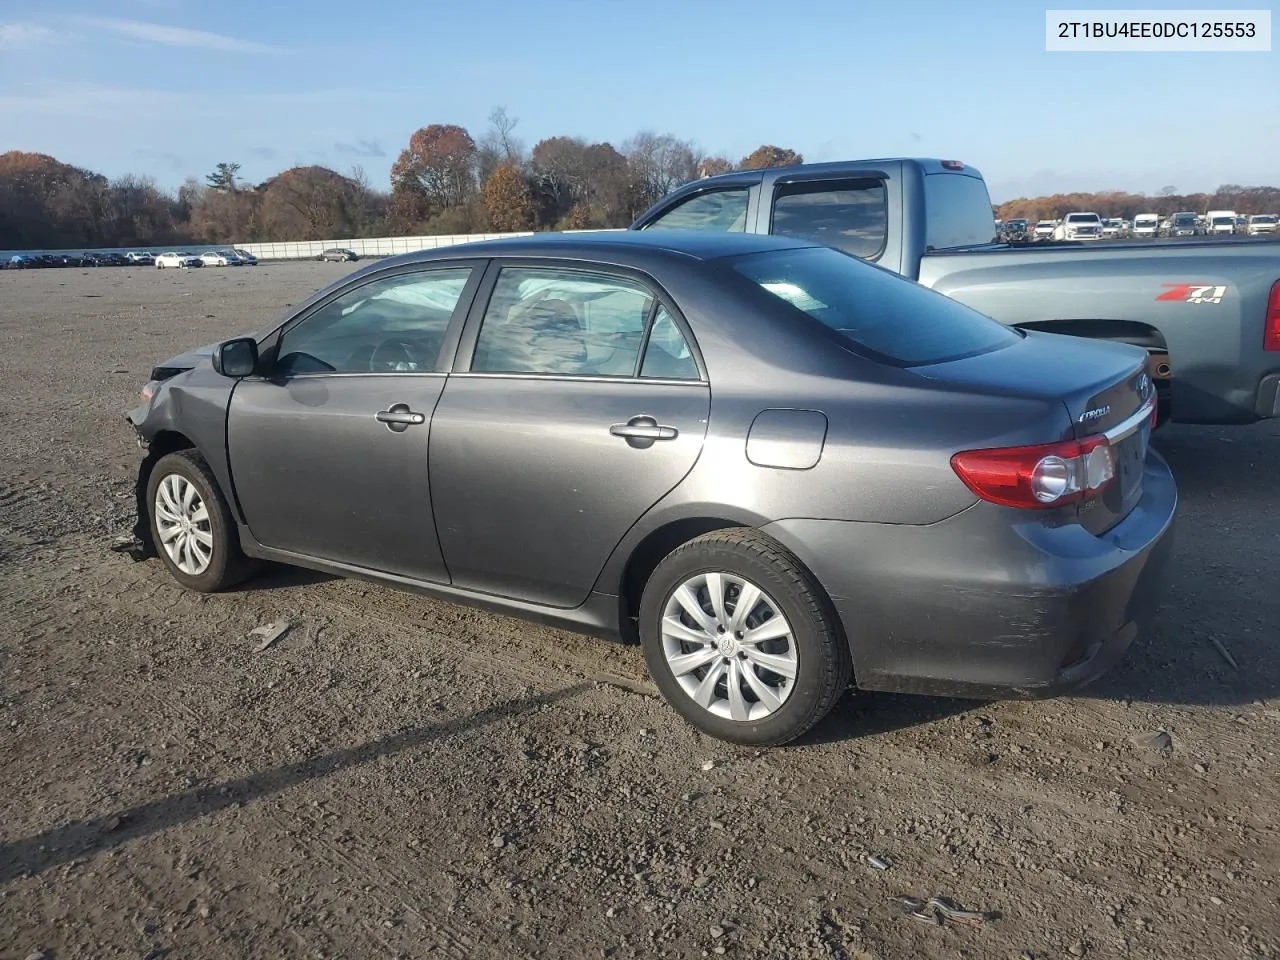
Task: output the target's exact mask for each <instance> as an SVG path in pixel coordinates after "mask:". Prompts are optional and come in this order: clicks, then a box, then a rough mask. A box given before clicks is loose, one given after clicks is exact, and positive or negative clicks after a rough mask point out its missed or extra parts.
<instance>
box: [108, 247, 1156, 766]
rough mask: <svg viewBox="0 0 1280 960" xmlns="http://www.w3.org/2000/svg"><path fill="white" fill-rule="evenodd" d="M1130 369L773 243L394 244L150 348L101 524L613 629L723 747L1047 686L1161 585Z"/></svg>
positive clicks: (169, 563) (1123, 354) (224, 583)
mask: <svg viewBox="0 0 1280 960" xmlns="http://www.w3.org/2000/svg"><path fill="white" fill-rule="evenodd" d="M1145 364H1146V354H1145V353H1144V351H1142V350H1140V349H1138V348H1135V347H1129V346H1126V345H1121V344H1113V343H1103V342H1099V341H1093V340H1083V339H1076V338H1070V337H1062V336H1056V335H1053V334H1047V333H1035V332H1023V331H1020V330H1016V329H1012V328H1009V327H1006V326H1004V325H1002V324H999V323H996V322H995V321H992V320H990V319H988V318H986V317H984V316H982V315H980V314H978V313H975V312H974V311H972V310H970V309H969V308H967V307H965V306H962V305H961V304H959V303H956V302H954V301H952V300H950V299H948V298H947V297H945V296H942V295H941V294H938V293H934V292H932V291H930V290H927V289H925V288H924V287H921V286H919V285H917V284H915V283H912V282H910V281H908V280H904V279H902V278H901V277H898V276H897V275H895V274H893V273H891V272H889V271H887V270H883V269H881V268H879V267H876V266H872V265H870V264H867V263H864V262H862V261H859V260H857V259H854V258H852V257H850V256H847V255H845V254H843V253H839V252H837V251H835V250H832V249H829V248H826V247H821V246H816V245H812V244H808V243H805V242H802V241H798V240H790V239H786V238H781V237H776V236H745V235H740V234H738V235H735V234H728V235H725V234H709V233H702V232H697V233H682V232H679V231H656V230H655V231H645V232H618V233H598V234H571V235H570V234H566V235H542V236H535V237H527V238H519V239H508V240H500V241H493V242H483V243H473V244H464V245H460V246H455V247H451V248H445V249H440V250H429V251H422V252H419V253H413V254H408V255H405V256H401V257H397V258H393V259H389V260H381V261H379V262H377V263H376V264H373V265H371V266H369V267H366V268H364V269H361V270H359V271H357V272H355V273H352V274H350V275H348V276H346V277H344V278H343V279H341V280H339V281H337V282H336V283H334V284H333V285H331V286H329V287H327V288H326V289H324V290H322V291H320V292H318V293H317V294H315V295H314V296H312V297H311V298H310V299H309V300H308V301H307V302H306V303H304V304H302V305H301V306H300V307H295V308H291V309H289V310H288V311H287V312H286V313H285V314H283V315H282V316H281V317H280V319H279V321H278V322H276V323H274V324H272V325H271V327H270V328H269V329H267V330H264V331H262V332H260V333H258V334H255V335H253V336H243V337H236V338H233V339H229V340H226V341H224V342H222V343H220V344H217V345H214V346H211V347H206V348H202V349H199V350H196V351H193V352H192V353H189V354H185V355H182V356H179V357H175V358H173V359H171V360H168V361H166V362H164V363H162V364H160V365H159V366H157V367H156V368H155V370H154V371H153V374H152V379H151V382H149V383H148V384H147V385H146V387H145V388H144V390H143V402H142V404H141V405H140V406H139V407H137V409H135V410H133V411H132V412H131V413H130V415H129V416H130V420H131V422H132V424H133V426H134V428H135V429H136V431H137V434H138V438H139V443H140V444H141V445H142V446H143V447H144V448H145V450H146V455H145V457H144V459H143V462H142V465H141V468H140V470H139V473H138V498H137V499H138V510H139V519H138V523H137V525H136V527H135V531H134V533H135V542H134V545H133V548H134V551H135V555H137V556H140V557H146V556H158V557H159V559H160V561H162V562H163V564H164V565H165V566H166V567H167V568H168V570H169V572H170V573H171V574H172V575H173V576H174V577H175V578H176V579H177V580H178V581H179V582H180V583H181V584H183V585H184V586H186V587H189V588H190V589H193V590H198V591H206V592H207V591H217V590H221V589H223V588H226V587H228V586H230V585H232V584H234V583H237V582H239V581H242V580H244V579H246V578H247V577H249V576H250V575H251V574H252V573H253V572H254V571H255V569H256V568H257V565H258V564H259V563H260V561H263V560H270V561H278V562H284V563H288V564H296V565H300V566H305V567H311V568H314V569H318V570H323V571H328V572H331V573H334V574H339V575H348V576H358V577H365V578H371V579H375V580H379V581H382V582H385V583H388V584H392V585H395V586H399V587H403V588H408V589H412V590H417V591H421V592H423V593H425V594H428V595H431V596H434V597H438V598H443V599H445V600H450V601H456V602H461V603H470V604H474V605H477V606H480V607H484V608H487V609H490V610H494V611H499V612H502V613H506V614H510V615H513V616H516V617H523V618H526V619H528V620H531V621H537V622H540V623H543V624H549V625H553V626H556V627H561V628H566V629H570V630H577V631H581V632H586V633H591V634H597V635H601V636H606V637H622V638H624V639H631V638H637V639H638V640H639V642H640V643H641V644H642V647H643V652H644V656H645V660H646V662H647V665H648V668H649V671H650V672H651V674H652V676H653V679H654V681H655V683H656V684H657V686H658V688H659V689H660V690H661V691H662V693H663V694H664V695H665V696H666V697H667V699H668V700H669V701H670V702H671V704H672V705H673V706H674V707H675V708H676V709H677V710H678V711H679V712H680V713H681V714H682V715H683V716H684V717H685V718H687V719H688V720H689V721H690V722H692V723H693V724H695V725H696V726H698V727H699V728H701V729H702V730H704V731H706V732H708V733H710V734H712V735H714V736H717V737H721V738H724V739H727V740H732V741H736V742H739V743H750V744H777V743H782V742H785V741H788V740H790V739H792V738H794V737H797V736H799V735H800V734H802V733H803V732H804V731H805V730H807V729H808V728H810V727H811V726H812V725H813V724H814V723H816V722H817V721H819V720H820V719H821V718H822V717H823V716H824V715H825V714H826V713H827V712H828V711H829V710H830V709H831V707H832V706H833V704H834V703H835V702H836V701H837V699H838V698H839V697H840V696H841V695H842V694H843V693H844V692H845V690H846V689H848V688H849V687H850V685H851V684H852V686H853V687H854V688H858V689H866V690H893V691H909V692H917V693H935V694H949V695H962V696H980V697H989V696H1011V697H1038V696H1051V695H1055V694H1059V693H1063V692H1067V691H1070V690H1073V689H1075V688H1077V687H1079V686H1080V685H1082V684H1084V683H1086V682H1088V681H1089V680H1091V679H1093V678H1094V677H1096V676H1097V675H1099V674H1100V673H1102V672H1103V671H1104V670H1106V669H1107V668H1108V667H1109V666H1110V665H1112V664H1113V663H1115V662H1116V660H1117V659H1118V658H1119V657H1120V656H1121V655H1122V654H1123V652H1124V651H1125V649H1126V648H1127V647H1128V646H1129V645H1130V644H1131V642H1132V641H1133V640H1134V639H1135V637H1137V636H1138V635H1140V634H1141V633H1142V632H1143V630H1144V629H1145V627H1146V626H1147V624H1149V622H1150V620H1151V618H1152V615H1153V613H1154V611H1155V609H1156V605H1157V602H1158V594H1159V589H1160V585H1161V581H1162V579H1163V572H1162V570H1163V567H1164V564H1165V560H1166V558H1167V555H1168V553H1169V550H1170V543H1171V537H1170V536H1168V534H1169V532H1170V531H1171V529H1172V526H1173V520H1174V514H1175V508H1176V502H1177V492H1176V488H1175V484H1174V481H1173V478H1172V476H1171V475H1170V472H1169V469H1168V467H1167V466H1166V464H1165V462H1164V461H1163V460H1162V459H1161V457H1160V456H1159V454H1158V453H1156V452H1155V451H1153V450H1152V449H1151V448H1150V446H1149V439H1150V435H1151V427H1152V421H1153V417H1154V412H1155V394H1154V390H1153V388H1152V385H1151V382H1150V380H1149V378H1148V376H1147V375H1146V373H1145Z"/></svg>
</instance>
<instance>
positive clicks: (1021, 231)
mask: <svg viewBox="0 0 1280 960" xmlns="http://www.w3.org/2000/svg"><path fill="white" fill-rule="evenodd" d="M998 233H999V236H1000V239H1001V240H1003V241H1004V242H1005V243H1025V242H1026V241H1027V240H1029V239H1031V221H1030V220H1027V219H1025V218H1023V217H1015V218H1014V219H1012V220H1006V221H1005V222H1004V224H1003V225H1002V226H1001V227H1000V228H999V231H998Z"/></svg>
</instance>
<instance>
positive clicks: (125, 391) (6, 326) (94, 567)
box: [0, 263, 1280, 960]
mask: <svg viewBox="0 0 1280 960" xmlns="http://www.w3.org/2000/svg"><path fill="white" fill-rule="evenodd" d="M349 269H351V267H350V265H336V264H335V265H326V264H315V263H310V264H290V265H264V266H260V267H258V268H241V269H217V268H205V269H202V270H194V271H190V272H186V271H177V270H171V271H163V272H162V271H156V270H151V269H111V268H103V269H96V270H78V269H77V270H72V269H64V270H44V271H30V272H5V273H0V382H3V384H4V400H3V402H2V403H0V423H2V425H3V430H0V610H3V614H4V617H3V626H2V627H0V770H2V771H3V775H2V779H0V957H3V958H5V960H7V958H17V960H26V958H29V957H31V958H35V957H42V958H46V960H64V958H95V960H96V958H108V957H132V958H138V957H153V958H160V957H172V958H192V957H253V958H285V957H308V958H322V957H331V958H338V957H346V958H374V957H388V958H391V957H406V958H407V957H425V956H445V957H459V958H470V957H502V958H509V957H524V956H538V957H578V956H583V957H647V956H681V957H685V956H687V957H702V956H718V955H721V954H723V955H725V956H730V957H735V956H736V957H850V958H862V960H867V958H899V957H902V958H909V957H972V958H989V957H991V958H997V960H1002V958H1023V957H1032V958H1037V960H1038V958H1050V957H1079V956H1090V957H1092V956H1097V957H1155V958H1162V960H1165V958H1192V957H1195V958H1200V957H1203V958H1214V960H1223V958H1237V957H1274V956H1280V911H1278V910H1277V908H1276V903H1277V901H1278V900H1280V845H1278V844H1277V819H1278V817H1277V814H1278V813H1280V784H1278V781H1277V776H1276V773H1277V770H1276V751H1277V747H1276V741H1277V733H1278V732H1280V700H1273V699H1272V698H1276V697H1277V695H1278V694H1280V657H1278V656H1277V652H1276V640H1277V636H1280V630H1278V627H1280V591H1277V590H1276V586H1275V584H1276V576H1277V557H1278V555H1280V554H1278V551H1277V542H1278V541H1277V536H1278V535H1280V515H1278V514H1277V511H1276V509H1275V507H1276V504H1277V498H1276V494H1275V482H1276V478H1277V477H1280V424H1270V425H1260V426H1254V427H1245V428H1221V429H1219V428H1187V427H1173V428H1170V429H1168V430H1166V431H1163V432H1162V435H1161V436H1160V437H1159V440H1158V446H1159V447H1160V448H1161V449H1162V450H1163V451H1164V453H1165V454H1166V456H1167V457H1168V458H1169V460H1170V461H1171V463H1172V464H1173V466H1174V468H1175V470H1176V472H1177V474H1178V477H1179V480H1180V484H1181V488H1182V494H1183V507H1182V514H1181V527H1180V529H1179V531H1178V538H1179V539H1178V546H1177V561H1176V564H1175V573H1174V578H1173V582H1172V584H1171V587H1170V590H1169V594H1168V600H1167V602H1166V604H1165V607H1164V610H1163V615H1162V625H1161V627H1160V629H1159V630H1158V632H1157V633H1156V634H1155V635H1154V636H1151V637H1149V638H1148V639H1147V640H1146V641H1145V642H1144V643H1142V645H1141V646H1139V647H1135V648H1134V650H1133V651H1132V652H1131V653H1130V655H1129V656H1128V658H1127V659H1126V660H1125V662H1124V663H1123V664H1122V666H1121V667H1119V668H1118V669H1117V670H1116V671H1115V672H1114V673H1112V674H1111V675H1109V676H1108V677H1106V678H1105V679H1104V680H1102V681H1101V682H1099V683H1098V684H1097V685H1096V686H1094V687H1093V688H1091V689H1090V690H1089V691H1088V692H1087V694H1086V695H1084V696H1080V697H1075V698H1070V699H1062V700H1056V701H1050V702H1042V703H990V704H987V703H973V702H960V701H938V700H928V699H916V698H910V697H891V696H873V695H861V696H857V695H854V696H849V697H847V698H846V699H845V700H844V701H843V702H842V703H841V704H840V705H839V706H838V707H837V709H836V711H835V712H834V713H833V714H832V716H831V717H830V718H829V719H828V720H827V721H826V722H825V723H823V724H822V725H821V726H820V727H819V728H818V729H817V730H816V731H815V732H814V733H813V734H811V735H810V736H809V737H808V738H806V739H805V740H804V741H802V742H801V743H799V744H797V745H794V746H791V747H788V748H783V749H773V750H767V751H754V750H742V749H738V748H733V747H730V746H727V745H725V744H722V743H719V742H717V741H714V740H711V739H708V738H706V737H703V736H701V735H699V734H698V733H696V732H695V731H694V730H692V729H691V728H690V727H688V726H686V725H685V724H684V723H683V722H682V721H680V720H679V719H678V717H677V716H676V714H675V713H674V712H673V711H672V710H670V709H669V708H668V707H667V706H666V705H665V704H664V703H663V702H662V701H661V700H660V699H658V698H657V697H656V695H655V692H654V690H653V688H652V687H651V685H650V684H649V682H648V680H647V678H646V676H645V673H644V665H643V661H642V659H641V656H640V652H639V650H638V649H637V648H632V647H625V646H621V645H612V644H609V643H605V642H602V641H596V640H590V639H586V638H579V637H576V636H573V635H569V634H564V633H557V632H553V631H548V630H543V629H539V628H536V627H532V626H528V625H525V624H522V623H519V622H516V621H514V620H508V619H504V618H500V617H494V616H490V615H486V614H481V613H477V612H474V611H471V610H468V609H464V608H461V607H456V606H451V605H448V604H443V603H436V602H432V601H430V600H426V599H423V598H421V597H416V596H409V595H405V594H399V593H396V592H393V591H391V590H389V589H383V588H381V587H376V586H371V585H369V584H365V583H357V582H352V581H343V580H335V579H328V578H325V577H321V576H318V575H313V574H309V573H303V572H300V571H290V570H287V569H283V568H274V569H272V570H271V571H269V572H268V573H267V574H266V575H264V576H263V577H262V578H260V579H258V580H256V581H254V582H252V583H250V584H249V585H247V586H246V587H245V588H244V589H242V590H240V591H237V592H234V593H229V594H225V595H219V596H209V597H206V596H199V595H195V594H192V593H187V592H184V591H183V590H182V589H180V588H179V587H178V586H177V585H176V584H175V583H174V582H173V581H172V580H171V579H170V577H169V576H168V575H167V574H166V573H165V571H164V569H163V568H162V567H161V565H160V563H159V562H158V561H151V562H146V563H134V562H132V561H131V560H129V559H128V558H127V557H125V556H123V555H119V554H115V553H111V552H109V550H108V545H109V543H110V541H111V539H112V537H113V536H114V535H116V534H117V533H120V532H121V531H122V530H123V529H125V528H126V527H127V525H128V521H129V514H130V510H131V497H132V476H133V471H134V469H135V465H136V463H137V460H138V457H139V452H138V450H137V449H136V447H135V445H134V442H133V437H132V434H131V431H130V430H129V429H128V426H127V424H126V423H125V422H124V419H123V411H124V410H125V409H127V408H128V407H130V406H133V405H134V401H135V398H136V397H137V391H138V388H139V387H140V386H141V384H142V383H143V382H144V381H145V380H146V379H147V372H148V370H149V369H150V366H151V364H152V363H153V362H155V361H159V360H162V359H165V358H167V357H169V356H171V355H173V354H175V353H178V352H180V351H181V350H183V349H185V348H188V347H191V346H195V345H199V344H203V343H208V342H211V341H213V340H217V339H220V338H223V337H226V336H230V335H233V334H236V333H241V332H247V331H251V330H254V329H258V328H260V327H261V326H263V325H264V324H265V323H266V322H267V321H268V320H270V319H271V318H272V317H273V316H274V315H275V314H276V312H277V311H278V310H279V309H280V308H282V307H283V306H284V305H285V304H287V303H290V302H295V303H296V302H298V301H300V300H301V299H302V298H303V297H304V296H305V295H306V294H308V293H309V292H310V291H311V290H313V289H314V288H316V287H318V286H320V285H322V284H323V283H326V282H328V281H329V280H331V279H334V278H336V277H338V276H340V275H342V274H343V273H344V272H346V271H347V270H349ZM1175 362H1176V358H1175ZM280 619H286V620H288V621H289V622H290V623H291V624H292V627H291V629H290V630H289V632H288V633H287V634H285V635H284V636H283V637H282V638H281V639H280V640H279V641H278V642H276V643H275V644H274V645H272V646H270V647H268V648H267V649H265V650H262V651H260V652H257V651H256V650H255V647H256V646H257V642H258V641H257V638H256V637H255V638H250V637H249V636H248V634H249V632H250V631H251V630H252V629H253V628H255V627H257V626H259V625H262V624H265V623H269V622H272V621H277V620H280ZM1215 640H1216V641H1218V642H1219V643H1221V644H1222V645H1223V647H1224V648H1225V649H1227V650H1228V651H1229V652H1230V653H1231V655H1232V656H1234V658H1235V660H1236V661H1237V662H1238V664H1239V668H1238V669H1233V668H1232V667H1231V666H1230V665H1229V664H1228V663H1227V661H1226V660H1225V659H1224V657H1223V655H1222V654H1221V653H1220V652H1219V651H1218V649H1217V648H1216V647H1215V646H1214V641H1215ZM868 855H874V856H877V857H880V858H883V860H884V861H885V862H886V863H887V864H889V869H887V870H880V869H876V868H875V867H873V866H872V865H871V864H870V863H869V862H868V861H867V857H868ZM903 894H907V895H915V896H919V897H929V896H931V895H933V894H944V895H946V896H948V897H950V898H952V899H953V900H955V901H956V902H958V903H960V904H961V905H963V906H965V907H968V908H971V909H977V910H983V911H993V912H998V913H999V917H998V918H994V919H990V920H988V921H987V922H985V923H983V924H982V925H981V926H978V927H966V926H958V925H954V924H948V925H943V926H931V925H927V924H924V923H920V922H918V921H914V920H911V919H908V918H906V917H904V916H902V914H901V911H900V909H899V907H898V906H897V905H896V904H895V903H894V902H892V900H891V898H892V897H894V896H895V895H903Z"/></svg>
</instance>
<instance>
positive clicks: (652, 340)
mask: <svg viewBox="0 0 1280 960" xmlns="http://www.w3.org/2000/svg"><path fill="white" fill-rule="evenodd" d="M640 376H642V377H658V378H662V379H664V380H697V379H698V364H697V363H696V362H695V361H694V359H693V352H692V351H691V350H690V349H689V344H688V342H687V341H686V340H685V338H684V334H682V333H681V332H680V328H679V327H678V326H676V321H675V318H674V317H672V316H671V314H670V313H668V312H667V308H666V307H662V306H660V307H658V313H657V314H656V315H655V316H654V318H653V329H652V330H651V331H650V332H649V343H648V345H647V346H646V347H645V351H644V365H643V366H641V368H640Z"/></svg>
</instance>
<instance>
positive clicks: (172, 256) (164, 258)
mask: <svg viewBox="0 0 1280 960" xmlns="http://www.w3.org/2000/svg"><path fill="white" fill-rule="evenodd" d="M202 266H204V261H203V260H201V259H200V258H199V257H197V256H196V255H195V254H193V253H174V252H170V253H162V254H160V255H159V256H157V257H156V269H157V270H163V269H165V268H166V267H186V268H190V267H202Z"/></svg>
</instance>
